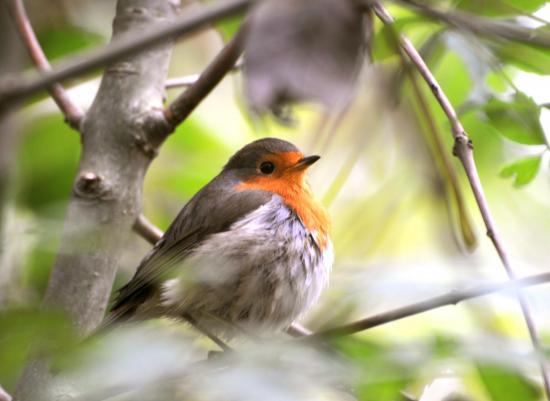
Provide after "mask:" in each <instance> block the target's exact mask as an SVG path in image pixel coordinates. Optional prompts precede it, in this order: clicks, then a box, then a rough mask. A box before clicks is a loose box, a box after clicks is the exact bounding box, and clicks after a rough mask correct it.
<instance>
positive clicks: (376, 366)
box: [334, 337, 415, 401]
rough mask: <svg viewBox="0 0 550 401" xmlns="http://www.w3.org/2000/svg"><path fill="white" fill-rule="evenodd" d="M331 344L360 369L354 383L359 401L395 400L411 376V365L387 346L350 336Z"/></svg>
mask: <svg viewBox="0 0 550 401" xmlns="http://www.w3.org/2000/svg"><path fill="white" fill-rule="evenodd" d="M334 344H335V345H336V347H337V348H338V349H339V350H340V351H341V352H342V353H343V354H344V355H345V356H346V357H347V358H348V359H349V360H350V361H351V362H352V363H353V364H354V365H355V366H356V367H357V368H358V370H359V375H358V377H357V381H356V383H355V384H356V393H357V395H358V398H359V400H361V401H395V400H398V399H400V398H401V397H400V394H401V391H403V390H405V388H406V387H407V385H408V384H409V383H410V382H411V380H412V379H413V377H414V373H415V370H414V369H413V368H412V367H411V366H410V364H411V362H410V361H408V360H407V358H406V357H403V356H402V355H401V354H400V353H399V352H398V351H397V352H395V350H392V349H390V348H389V347H388V346H386V345H383V344H379V343H375V342H370V341H366V340H364V339H355V338H352V337H348V338H345V339H340V340H337V341H335V342H334ZM412 363H413V364H414V363H415V362H412Z"/></svg>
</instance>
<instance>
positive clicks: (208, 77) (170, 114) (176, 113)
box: [164, 22, 247, 129]
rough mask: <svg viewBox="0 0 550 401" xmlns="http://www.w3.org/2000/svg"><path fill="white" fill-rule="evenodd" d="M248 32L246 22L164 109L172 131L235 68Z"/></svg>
mask: <svg viewBox="0 0 550 401" xmlns="http://www.w3.org/2000/svg"><path fill="white" fill-rule="evenodd" d="M246 30H247V29H246V22H244V23H243V24H242V25H241V27H240V28H239V30H238V31H237V33H236V34H235V36H234V37H233V38H232V39H231V40H230V41H229V42H228V43H227V44H226V45H225V46H224V48H223V49H222V50H221V51H220V52H219V53H218V55H217V56H216V57H215V58H214V60H212V62H211V63H210V64H209V65H208V67H206V69H205V70H204V71H203V72H202V73H201V74H200V76H198V77H197V79H196V80H195V81H194V82H193V83H192V84H191V85H189V87H188V88H187V89H186V90H185V91H184V92H183V93H182V94H181V95H179V96H178V97H177V98H176V99H175V100H174V101H173V102H172V104H170V105H169V106H168V107H166V108H165V109H164V117H165V118H166V121H167V122H168V124H170V127H171V128H172V129H175V127H177V126H178V125H179V124H181V123H182V122H183V121H184V120H185V119H186V118H187V117H188V116H189V114H191V112H192V111H193V110H195V108H196V107H197V106H198V104H199V103H200V102H201V101H202V100H203V99H204V98H205V97H206V96H207V95H208V94H209V93H210V92H211V91H212V89H214V88H215V87H216V85H218V83H219V82H220V81H221V80H222V79H223V77H225V75H226V74H227V73H228V72H229V71H231V70H232V69H234V68H235V64H236V63H237V60H238V59H239V57H240V56H241V54H242V51H243V45H244V39H245V36H246Z"/></svg>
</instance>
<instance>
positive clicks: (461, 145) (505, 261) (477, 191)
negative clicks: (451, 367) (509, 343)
mask: <svg viewBox="0 0 550 401" xmlns="http://www.w3.org/2000/svg"><path fill="white" fill-rule="evenodd" d="M373 8H374V11H375V13H376V15H377V16H378V17H379V18H380V19H381V20H382V22H384V23H385V24H393V17H392V16H391V15H390V14H389V13H388V11H387V10H386V9H385V8H384V6H383V5H382V4H381V3H380V2H379V1H375V2H374V3H373ZM399 44H400V46H401V48H402V49H403V51H404V52H405V54H407V56H408V57H409V58H410V60H411V62H412V63H413V64H414V65H415V67H416V68H417V70H418V72H419V73H420V75H421V76H422V77H423V78H424V80H425V81H426V83H427V84H428V85H429V87H430V89H431V91H432V92H433V94H434V96H435V98H436V100H437V102H438V103H439V105H440V106H441V108H442V109H443V112H444V113H445V115H446V116H447V119H448V120H449V123H450V124H451V132H452V135H453V138H454V141H455V143H454V147H453V154H454V155H455V156H457V157H458V159H459V160H460V162H461V163H462V166H463V167H464V171H465V172H466V176H467V177H468V182H469V183H470V187H471V189H472V192H473V194H474V197H475V200H476V203H477V205H478V208H479V210H480V213H481V216H482V218H483V222H484V223H485V227H486V229H487V236H488V237H489V238H490V240H491V242H492V243H493V246H494V248H495V249H496V251H497V254H498V256H499V258H500V260H501V262H502V265H503V267H504V269H505V271H506V274H507V276H508V278H509V279H510V280H515V279H516V274H515V272H514V270H513V268H512V266H511V264H510V260H509V257H508V253H507V251H506V249H505V247H504V245H503V242H502V239H501V238H500V236H499V234H498V232H497V230H496V228H495V223H494V220H493V217H492V214H491V212H490V210H489V204H488V202H487V199H486V198H485V194H484V191H483V187H482V185H481V180H480V178H479V174H478V171H477V167H476V165H475V161H474V156H473V145H472V141H471V140H470V139H469V138H468V135H467V133H466V131H465V130H464V127H463V126H462V124H461V122H460V121H459V119H458V117H457V114H456V111H455V110H454V108H453V106H452V104H451V102H450V101H449V99H448V98H447V96H446V95H445V93H444V92H443V91H442V90H441V87H440V86H439V84H438V82H437V80H436V79H435V77H434V75H433V74H432V72H431V71H430V69H429V68H428V66H427V65H426V63H425V62H424V60H423V59H422V57H421V56H420V54H419V53H418V51H417V50H416V49H415V47H414V45H413V44H412V42H411V41H410V40H409V39H408V38H406V37H405V36H403V35H400V37H399ZM516 295H517V299H518V302H519V304H520V307H521V311H522V314H523V317H524V320H525V324H526V326H527V330H528V332H529V337H530V338H531V342H532V344H533V347H534V348H535V350H536V351H537V355H538V357H539V364H540V368H541V373H542V378H543V383H544V386H543V387H544V391H545V393H546V398H547V399H548V400H550V378H549V376H548V367H547V362H546V359H545V357H544V353H543V352H542V349H541V344H540V340H539V336H538V333H537V330H536V326H535V322H534V320H533V317H532V315H531V311H530V310H529V305H528V303H527V299H526V298H525V296H524V295H523V293H522V292H521V291H520V290H519V289H517V290H516Z"/></svg>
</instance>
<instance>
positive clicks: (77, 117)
mask: <svg viewBox="0 0 550 401" xmlns="http://www.w3.org/2000/svg"><path fill="white" fill-rule="evenodd" d="M11 12H12V15H13V18H14V20H15V22H16V24H17V29H18V30H19V34H20V35H21V38H22V39H23V42H24V43H25V46H26V47H27V50H28V52H29V55H30V56H31V58H32V60H33V62H34V64H35V65H36V67H37V68H38V70H39V71H43V72H46V71H51V66H50V63H49V62H48V59H47V58H46V55H45V54H44V51H43V50H42V47H41V46H40V43H39V42H38V39H37V38H36V35H35V34H34V30H33V29H32V25H31V23H30V21H29V17H28V15H27V11H26V10H25V6H24V4H23V0H12V2H11ZM48 91H49V92H50V95H51V97H52V98H53V100H54V101H55V103H56V104H57V106H58V107H59V109H60V110H61V112H62V113H63V115H64V116H65V120H66V121H67V123H68V124H69V125H70V126H71V127H72V128H74V129H75V130H77V131H78V130H80V122H81V121H82V117H83V116H84V113H83V111H82V110H81V109H80V107H78V105H77V104H76V103H74V102H73V101H72V100H71V98H70V97H69V95H68V94H67V92H66V91H65V89H63V87H62V86H61V85H60V84H58V83H54V84H52V85H51V86H50V87H49V88H48Z"/></svg>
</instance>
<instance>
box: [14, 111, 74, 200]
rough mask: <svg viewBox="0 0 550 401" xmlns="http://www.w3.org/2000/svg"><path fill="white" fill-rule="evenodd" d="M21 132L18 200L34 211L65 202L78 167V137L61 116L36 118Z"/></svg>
mask: <svg viewBox="0 0 550 401" xmlns="http://www.w3.org/2000/svg"><path fill="white" fill-rule="evenodd" d="M24 131H25V132H24V134H23V136H24V140H23V143H22V144H21V148H20V151H19V155H18V157H19V160H18V166H19V168H18V171H17V174H18V181H17V201H18V202H21V203H22V204H23V205H25V206H27V207H28V208H30V209H34V210H37V209H38V210H45V209H48V208H51V207H52V206H53V205H55V204H60V203H64V202H66V200H67V199H68V197H69V195H70V193H71V185H72V182H73V179H74V175H75V172H76V169H77V165H78V156H79V153H80V149H79V148H80V145H79V139H80V138H79V136H78V134H75V132H74V131H72V130H71V129H70V128H69V127H68V126H67V124H65V122H64V121H63V116H62V115H61V114H55V115H48V116H45V117H43V118H39V119H35V120H34V121H33V122H32V123H31V124H29V125H28V126H26V127H25V129H24Z"/></svg>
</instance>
